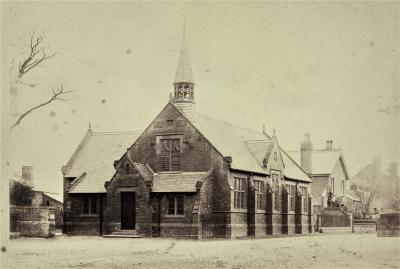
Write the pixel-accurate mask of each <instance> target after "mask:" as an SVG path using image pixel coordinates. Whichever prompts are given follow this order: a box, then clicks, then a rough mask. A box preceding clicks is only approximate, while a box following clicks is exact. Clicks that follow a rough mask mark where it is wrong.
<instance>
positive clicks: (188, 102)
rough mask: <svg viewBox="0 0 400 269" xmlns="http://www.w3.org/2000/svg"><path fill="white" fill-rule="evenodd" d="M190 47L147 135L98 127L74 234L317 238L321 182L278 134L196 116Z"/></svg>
mask: <svg viewBox="0 0 400 269" xmlns="http://www.w3.org/2000/svg"><path fill="white" fill-rule="evenodd" d="M194 86H195V84H194V80H193V75H192V71H191V66H190V62H189V58H188V51H187V48H186V47H185V46H183V49H182V50H181V52H180V56H179V61H178V67H177V72H176V77H175V81H174V93H173V96H171V99H170V100H169V102H168V103H167V104H166V106H165V107H164V108H163V109H162V110H161V112H160V113H159V114H158V115H157V116H156V118H155V119H154V120H153V121H152V122H151V123H150V125H149V126H148V127H147V128H146V129H145V130H144V131H143V132H141V133H137V132H132V133H97V132H93V131H92V130H91V129H90V128H89V130H88V131H87V133H86V135H85V137H84V138H83V140H82V142H81V143H80V145H79V146H78V148H77V150H76V151H75V153H74V154H73V155H72V157H71V158H70V160H69V162H68V163H67V165H65V166H64V167H63V169H62V171H63V175H64V204H65V212H66V214H65V223H66V225H65V227H64V232H65V233H69V234H107V235H109V236H121V234H124V235H131V236H137V234H140V235H142V236H179V237H190V238H208V237H237V236H248V235H250V236H254V235H265V234H280V233H308V232H311V226H310V225H309V221H308V219H310V218H311V214H312V211H311V195H310V194H311V190H310V183H311V179H310V178H309V176H308V175H307V174H306V173H305V172H304V171H303V169H302V168H301V167H300V165H298V164H297V163H296V162H295V161H294V160H293V159H292V158H291V157H290V156H289V155H288V154H287V153H286V152H285V151H284V150H283V149H282V148H281V146H280V145H279V143H278V139H277V136H276V134H275V133H274V134H273V135H272V136H269V135H267V134H266V133H265V132H256V131H253V130H249V129H245V128H241V127H238V126H236V125H233V124H230V123H226V122H223V121H219V120H216V119H213V118H210V117H206V116H203V115H199V114H198V113H196V112H195V99H194Z"/></svg>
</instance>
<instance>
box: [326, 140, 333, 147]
mask: <svg viewBox="0 0 400 269" xmlns="http://www.w3.org/2000/svg"><path fill="white" fill-rule="evenodd" d="M332 148H333V140H326V149H332Z"/></svg>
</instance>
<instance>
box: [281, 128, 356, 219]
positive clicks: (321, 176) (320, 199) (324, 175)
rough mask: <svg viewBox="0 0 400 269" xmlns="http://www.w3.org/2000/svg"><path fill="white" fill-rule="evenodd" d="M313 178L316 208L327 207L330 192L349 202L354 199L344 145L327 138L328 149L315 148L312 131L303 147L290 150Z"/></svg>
mask: <svg viewBox="0 0 400 269" xmlns="http://www.w3.org/2000/svg"><path fill="white" fill-rule="evenodd" d="M288 153H289V155H290V156H291V157H292V158H293V159H294V160H295V161H298V162H299V163H300V164H301V166H302V168H303V169H304V171H306V172H307V174H308V175H309V176H310V177H311V178H312V181H313V183H312V196H313V207H314V208H313V211H314V213H318V212H320V211H321V210H322V209H323V208H325V207H327V202H328V195H329V193H330V192H331V193H332V200H333V201H339V202H340V203H341V204H343V205H345V206H347V205H348V204H352V203H353V202H354V200H353V199H354V198H353V197H352V196H351V195H349V193H348V188H349V185H350V184H349V180H350V177H349V172H348V170H347V166H346V163H345V160H344V157H343V154H342V150H341V149H340V148H334V147H333V141H332V140H328V141H326V147H325V148H324V149H317V150H316V149H313V144H312V142H311V140H310V135H309V134H306V135H305V139H304V141H303V142H302V143H301V145H300V151H288Z"/></svg>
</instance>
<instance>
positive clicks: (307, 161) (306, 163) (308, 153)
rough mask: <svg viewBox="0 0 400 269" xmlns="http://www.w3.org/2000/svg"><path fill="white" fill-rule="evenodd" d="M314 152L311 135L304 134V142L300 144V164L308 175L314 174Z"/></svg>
mask: <svg viewBox="0 0 400 269" xmlns="http://www.w3.org/2000/svg"><path fill="white" fill-rule="evenodd" d="M312 151H313V145H312V143H311V140H310V134H304V141H303V142H301V144H300V163H301V167H302V168H303V170H304V171H306V173H307V174H312Z"/></svg>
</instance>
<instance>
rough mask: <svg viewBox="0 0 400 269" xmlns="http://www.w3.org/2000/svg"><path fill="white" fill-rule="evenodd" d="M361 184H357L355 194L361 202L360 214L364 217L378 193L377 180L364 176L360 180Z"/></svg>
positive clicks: (368, 212)
mask: <svg viewBox="0 0 400 269" xmlns="http://www.w3.org/2000/svg"><path fill="white" fill-rule="evenodd" d="M361 182H362V183H361V185H359V186H357V190H356V191H355V194H356V196H357V198H358V199H360V201H361V204H362V209H361V210H362V214H363V216H364V217H366V216H367V215H368V214H370V212H371V211H370V210H371V208H370V207H371V205H372V203H373V201H374V200H375V198H376V196H377V195H378V193H379V190H380V186H379V182H378V180H377V179H375V178H364V179H362V180H361Z"/></svg>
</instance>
